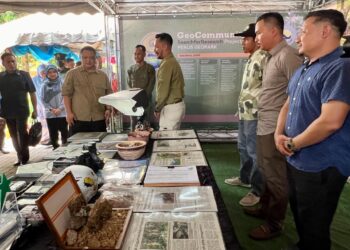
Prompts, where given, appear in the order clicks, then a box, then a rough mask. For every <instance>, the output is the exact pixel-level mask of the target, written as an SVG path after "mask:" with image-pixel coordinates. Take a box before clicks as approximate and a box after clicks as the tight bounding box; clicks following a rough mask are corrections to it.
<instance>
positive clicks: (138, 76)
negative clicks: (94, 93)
mask: <svg viewBox="0 0 350 250" xmlns="http://www.w3.org/2000/svg"><path fill="white" fill-rule="evenodd" d="M145 56H146V48H145V46H143V45H136V47H135V52H134V59H135V62H136V64H134V65H131V66H130V68H129V69H128V86H129V88H140V89H144V90H145V91H146V93H147V97H148V103H149V104H148V106H147V107H146V108H145V113H144V115H143V116H142V117H141V119H140V120H141V121H143V120H144V119H145V120H146V121H148V122H150V113H151V106H152V105H151V103H152V92H153V89H154V85H155V83H156V76H155V70H154V68H153V66H152V65H151V64H149V63H147V62H145Z"/></svg>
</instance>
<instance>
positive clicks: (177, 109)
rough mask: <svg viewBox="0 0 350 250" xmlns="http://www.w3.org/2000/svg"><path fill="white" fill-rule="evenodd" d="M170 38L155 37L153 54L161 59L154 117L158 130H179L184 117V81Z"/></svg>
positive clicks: (167, 35) (165, 34) (164, 34)
mask: <svg viewBox="0 0 350 250" xmlns="http://www.w3.org/2000/svg"><path fill="white" fill-rule="evenodd" d="M172 45H173V39H172V37H171V36H170V35H169V34H167V33H160V34H157V35H156V42H155V45H154V52H155V53H156V55H157V58H158V59H162V62H161V64H160V66H159V69H158V73H157V97H156V106H155V112H154V115H155V117H156V118H157V119H159V130H177V129H180V126H181V121H182V119H183V117H184V116H185V109H186V106H185V102H184V97H185V90H184V87H185V81H184V77H183V75H182V70H181V67H180V64H179V63H178V62H177V61H176V58H175V57H174V55H173V53H172V52H171V48H172Z"/></svg>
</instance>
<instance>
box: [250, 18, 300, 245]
mask: <svg viewBox="0 0 350 250" xmlns="http://www.w3.org/2000/svg"><path fill="white" fill-rule="evenodd" d="M283 28H284V20H283V17H282V16H281V15H280V14H279V13H276V12H269V13H265V14H263V15H261V16H260V17H259V18H258V19H257V22H256V26H255V31H256V32H255V33H256V40H257V42H258V44H259V45H260V48H261V49H263V50H266V51H267V52H268V54H269V56H268V61H267V63H266V66H265V69H264V73H263V81H262V89H261V92H260V96H259V100H258V127H257V161H258V166H259V168H260V170H261V173H262V175H263V178H264V182H265V185H264V191H263V194H262V196H261V197H260V202H261V208H245V209H244V212H245V213H247V214H249V215H253V216H258V217H263V218H264V219H265V223H264V224H262V225H260V226H259V227H257V228H255V229H253V230H251V231H250V233H249V236H250V237H251V238H253V239H256V240H267V239H270V238H273V237H276V236H278V235H279V234H280V233H281V232H282V228H283V221H284V218H285V215H286V211H287V205H288V182H287V173H286V160H285V157H284V156H283V155H282V154H281V153H280V152H279V151H278V150H277V149H276V147H275V141H274V132H275V129H276V123H277V117H278V114H279V111H280V110H281V107H282V105H283V104H284V102H285V101H286V99H287V94H286V89H287V86H288V81H289V79H290V78H291V76H292V75H293V73H294V71H295V70H296V69H297V68H298V67H299V66H300V65H301V63H302V57H300V56H299V54H298V51H297V50H296V49H294V48H292V47H291V46H289V45H288V44H287V43H286V41H285V40H284V39H283Z"/></svg>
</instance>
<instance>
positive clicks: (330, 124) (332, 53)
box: [275, 10, 350, 250]
mask: <svg viewBox="0 0 350 250" xmlns="http://www.w3.org/2000/svg"><path fill="white" fill-rule="evenodd" d="M346 26H347V23H346V21H345V19H344V16H343V14H342V13H341V12H339V11H337V10H319V11H314V12H310V13H309V14H307V16H306V17H305V18H304V24H303V26H302V30H301V35H300V36H299V38H298V41H297V42H298V45H299V52H300V53H302V54H304V55H305V56H306V57H307V58H308V60H307V61H306V62H305V63H304V65H303V66H302V67H300V68H299V69H298V70H297V71H296V73H295V74H294V75H293V77H292V79H291V80H290V82H289V87H288V91H287V93H288V99H287V101H286V102H285V104H284V105H283V107H282V109H281V112H280V114H279V117H278V122H277V127H276V131H275V143H276V147H277V149H278V150H279V151H280V152H281V153H282V154H283V155H285V156H287V178H288V182H289V202H290V207H291V210H292V213H293V216H294V221H295V225H296V228H297V232H298V235H299V242H298V244H297V247H298V249H301V250H304V249H308V250H309V249H318V250H323V249H324V250H329V249H331V240H330V225H331V223H332V220H333V216H334V213H335V211H336V208H337V204H338V200H339V197H340V194H341V192H342V190H343V187H344V184H345V182H346V180H347V176H350V165H349V162H350V136H349V134H350V115H349V112H350V85H349V82H350V75H349V74H348V72H349V70H350V59H348V58H342V55H343V54H344V52H343V50H342V48H341V47H339V44H340V39H341V37H342V35H343V33H344V31H345V29H346Z"/></svg>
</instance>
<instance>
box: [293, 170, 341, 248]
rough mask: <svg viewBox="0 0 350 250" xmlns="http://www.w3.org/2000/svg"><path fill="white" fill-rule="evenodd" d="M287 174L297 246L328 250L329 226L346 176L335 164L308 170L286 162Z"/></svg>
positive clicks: (329, 245)
mask: <svg viewBox="0 0 350 250" xmlns="http://www.w3.org/2000/svg"><path fill="white" fill-rule="evenodd" d="M287 175H288V181H289V189H290V191H289V202H290V207H291V210H292V213H293V216H294V221H295V225H296V228H297V232H298V235H299V243H298V247H299V249H301V250H330V249H331V239H330V226H331V223H332V220H333V216H334V213H335V211H336V209H337V205H338V200H339V196H340V194H341V192H342V190H343V187H344V184H345V182H346V179H347V177H345V176H343V175H342V174H341V173H340V172H339V171H338V169H337V168H335V167H329V168H327V169H325V170H323V171H321V172H318V173H310V172H304V171H300V170H298V169H296V168H294V167H293V166H291V165H289V164H288V167H287ZM344 223H345V222H344Z"/></svg>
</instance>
